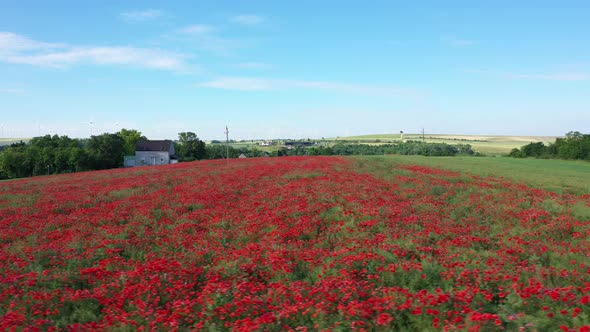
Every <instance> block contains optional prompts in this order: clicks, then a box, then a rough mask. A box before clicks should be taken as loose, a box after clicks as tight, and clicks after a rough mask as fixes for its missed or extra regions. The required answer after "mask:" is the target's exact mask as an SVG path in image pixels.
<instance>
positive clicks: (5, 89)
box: [0, 88, 26, 94]
mask: <svg viewBox="0 0 590 332" xmlns="http://www.w3.org/2000/svg"><path fill="white" fill-rule="evenodd" d="M25 92H26V90H24V89H12V88H0V93H17V94H22V93H25Z"/></svg>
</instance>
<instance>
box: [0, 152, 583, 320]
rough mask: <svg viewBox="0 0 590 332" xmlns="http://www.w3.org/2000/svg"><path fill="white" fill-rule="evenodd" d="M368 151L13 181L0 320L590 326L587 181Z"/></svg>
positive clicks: (0, 259) (1, 231)
mask: <svg viewBox="0 0 590 332" xmlns="http://www.w3.org/2000/svg"><path fill="white" fill-rule="evenodd" d="M373 166H375V165H374V164H371V163H370V162H369V161H366V160H365V161H363V162H362V163H360V162H358V160H356V159H344V158H332V157H288V158H260V159H246V160H232V162H231V163H230V164H229V165H226V164H225V162H224V161H210V162H193V163H183V164H176V165H169V166H162V167H143V168H135V169H132V170H108V171H99V172H88V173H78V174H72V175H58V176H47V177H39V178H32V179H25V180H18V181H8V182H3V183H1V184H0V248H1V251H0V329H2V330H7V329H18V330H20V329H23V330H31V331H33V330H50V329H58V330H112V329H115V328H120V329H131V330H136V329H137V330H236V331H265V330H268V331H276V330H292V331H306V330H332V329H341V330H355V331H369V330H383V331H386V330H431V329H433V328H434V329H444V330H473V331H477V330H490V329H499V330H529V331H530V330H559V329H563V330H568V331H569V330H574V331H577V330H580V331H588V326H587V325H584V324H588V322H589V321H590V318H589V317H590V316H589V315H590V303H589V302H590V300H589V299H590V263H589V260H588V258H589V255H590V254H589V252H590V241H589V239H588V234H590V221H589V220H588V219H587V218H584V217H583V215H584V214H583V213H584V211H585V210H584V209H587V208H588V204H589V203H590V197H589V196H588V195H586V196H575V195H558V194H555V193H550V192H545V191H543V190H540V189H533V188H529V187H527V186H525V185H522V184H515V183H511V182H508V181H505V180H502V179H495V178H481V177H475V176H468V175H462V174H458V173H454V172H449V171H442V170H436V169H432V168H427V167H422V166H411V167H395V166H393V165H390V166H389V167H386V168H383V167H373ZM580 211H582V212H580Z"/></svg>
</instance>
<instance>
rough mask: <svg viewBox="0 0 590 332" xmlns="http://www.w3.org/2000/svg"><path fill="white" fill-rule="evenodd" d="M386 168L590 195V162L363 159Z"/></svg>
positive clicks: (470, 158)
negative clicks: (433, 171)
mask: <svg viewBox="0 0 590 332" xmlns="http://www.w3.org/2000/svg"><path fill="white" fill-rule="evenodd" d="M355 158H357V159H360V160H363V161H366V162H372V163H377V164H383V165H398V164H404V165H408V164H409V165H422V166H430V167H437V168H444V169H449V170H453V171H458V172H461V173H470V174H474V175H481V176H493V177H503V178H506V179H509V180H513V181H519V182H524V183H526V184H527V185H529V186H532V187H539V188H543V189H545V190H549V191H554V192H558V193H573V194H588V193H590V162H585V161H570V160H555V159H517V158H508V157H423V156H398V155H391V156H363V157H355Z"/></svg>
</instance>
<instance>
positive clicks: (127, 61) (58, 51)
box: [0, 32, 186, 71]
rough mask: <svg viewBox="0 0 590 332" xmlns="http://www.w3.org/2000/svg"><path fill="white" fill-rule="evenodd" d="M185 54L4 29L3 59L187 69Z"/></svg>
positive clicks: (56, 65) (47, 64) (55, 64)
mask: <svg viewBox="0 0 590 332" xmlns="http://www.w3.org/2000/svg"><path fill="white" fill-rule="evenodd" d="M184 58H185V56H183V55H181V54H178V53H174V52H169V51H166V50H161V49H152V48H139V47H128V46H76V45H68V44H57V43H47V42H41V41H36V40H33V39H30V38H27V37H25V36H21V35H18V34H14V33H10V32H0V62H7V63H16V64H27V65H34V66H40V67H52V68H67V67H70V66H73V65H77V64H94V65H125V66H129V67H143V68H151V69H163V70H175V71H180V70H185V69H186V63H185V61H184Z"/></svg>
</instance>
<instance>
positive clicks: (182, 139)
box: [177, 131, 207, 161]
mask: <svg viewBox="0 0 590 332" xmlns="http://www.w3.org/2000/svg"><path fill="white" fill-rule="evenodd" d="M178 141H179V143H180V145H179V151H177V152H178V154H180V155H181V156H182V160H183V161H191V160H200V159H204V158H206V157H207V149H206V148H205V142H203V141H201V140H200V139H199V138H198V137H197V134H195V133H193V132H191V131H188V132H182V133H178Z"/></svg>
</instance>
